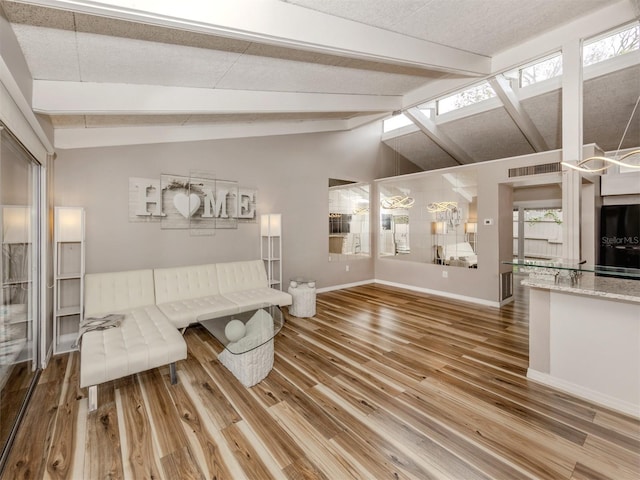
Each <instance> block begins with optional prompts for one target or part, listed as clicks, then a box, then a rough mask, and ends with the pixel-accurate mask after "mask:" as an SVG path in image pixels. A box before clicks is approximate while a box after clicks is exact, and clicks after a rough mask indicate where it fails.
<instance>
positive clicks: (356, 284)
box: [316, 279, 376, 293]
mask: <svg viewBox="0 0 640 480" xmlns="http://www.w3.org/2000/svg"><path fill="white" fill-rule="evenodd" d="M370 283H376V281H375V280H374V279H370V280H362V281H360V282H353V283H343V284H342V285H331V286H330V287H322V288H319V289H317V290H316V292H317V293H325V292H332V291H334V290H343V289H345V288H352V287H360V286H362V285H369V284H370Z"/></svg>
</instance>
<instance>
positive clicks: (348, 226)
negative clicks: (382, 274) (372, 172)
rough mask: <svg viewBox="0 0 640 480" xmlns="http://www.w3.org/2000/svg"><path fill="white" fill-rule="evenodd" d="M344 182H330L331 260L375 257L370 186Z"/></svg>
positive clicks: (331, 180)
mask: <svg viewBox="0 0 640 480" xmlns="http://www.w3.org/2000/svg"><path fill="white" fill-rule="evenodd" d="M336 183H337V185H336ZM343 183H345V182H344V181H342V182H341V181H339V180H333V179H330V181H329V261H340V260H348V259H352V258H354V257H368V256H369V255H370V254H371V235H370V231H371V229H370V225H369V224H370V220H369V219H370V214H369V194H370V186H369V184H364V183H348V184H343Z"/></svg>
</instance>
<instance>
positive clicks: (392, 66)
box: [0, 0, 640, 169]
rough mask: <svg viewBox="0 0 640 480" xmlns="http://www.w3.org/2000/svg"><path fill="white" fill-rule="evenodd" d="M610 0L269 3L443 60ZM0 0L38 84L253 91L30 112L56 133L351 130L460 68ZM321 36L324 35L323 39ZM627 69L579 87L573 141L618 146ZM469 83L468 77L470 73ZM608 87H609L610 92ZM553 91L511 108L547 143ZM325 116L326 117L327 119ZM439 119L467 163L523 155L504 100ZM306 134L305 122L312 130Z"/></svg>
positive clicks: (628, 97)
mask: <svg viewBox="0 0 640 480" xmlns="http://www.w3.org/2000/svg"><path fill="white" fill-rule="evenodd" d="M52 3H54V4H55V3H56V2H55V1H53V2H52ZM76 3H86V2H76ZM610 3H611V1H610V0H562V1H558V0H530V1H528V2H522V1H518V0H487V1H481V0H349V1H345V0H285V1H282V2H280V4H279V5H287V6H288V8H295V9H297V10H298V11H304V12H309V13H310V14H313V15H320V16H319V17H317V20H318V22H320V21H321V20H322V18H333V19H343V20H340V21H342V22H347V25H350V26H351V27H352V30H353V31H354V32H355V31H358V26H368V27H367V28H374V30H372V31H370V33H371V35H373V36H372V37H371V39H370V40H371V42H370V43H371V44H372V45H375V46H376V48H378V49H379V51H388V50H385V47H384V45H378V43H377V42H380V41H381V39H384V38H385V37H384V35H382V34H380V35H378V34H377V33H376V32H383V33H384V32H395V33H398V34H402V35H403V36H404V38H409V39H420V41H427V42H433V45H434V49H435V48H436V47H438V46H444V47H452V49H453V50H452V49H451V48H450V49H449V50H448V52H449V54H452V55H454V54H455V52H458V51H465V52H471V53H472V54H478V55H481V56H483V58H484V56H487V57H491V56H494V55H496V54H498V53H500V52H502V51H504V50H506V49H509V48H513V47H514V46H516V45H518V44H520V43H522V42H525V41H526V40H529V39H532V38H534V37H535V36H537V35H540V34H542V33H544V32H546V31H549V30H551V29H554V28H557V27H559V26H561V25H562V24H565V23H568V22H570V21H572V20H574V19H576V18H578V17H580V16H582V15H585V14H586V13H588V12H590V11H593V10H595V9H598V8H602V7H604V6H607V5H609V4H610ZM0 5H1V6H2V9H3V10H4V15H5V16H6V18H7V19H8V20H9V21H10V22H11V26H12V28H13V30H14V32H15V35H16V38H17V40H18V42H19V45H20V47H21V48H22V50H23V53H24V55H25V58H26V61H27V65H28V67H29V69H30V71H31V74H32V77H33V78H34V79H35V80H36V81H55V82H60V83H66V82H71V83H69V84H70V85H74V83H72V82H82V83H86V84H97V85H101V86H105V87H109V89H108V90H104V92H107V93H105V94H103V96H104V97H105V98H103V101H104V102H106V103H108V101H109V96H110V95H118V86H120V85H122V86H124V85H143V86H149V89H150V91H152V89H153V88H156V87H158V88H159V87H162V88H169V89H171V88H174V89H191V93H193V92H196V94H197V93H198V92H220V91H222V92H226V93H225V95H226V94H227V93H228V94H229V95H230V96H233V95H236V94H238V93H242V92H247V93H249V94H252V95H253V96H252V97H250V98H252V99H254V100H255V99H257V101H256V108H255V110H253V111H252V110H251V105H249V107H246V108H245V107H244V106H243V108H238V109H236V110H235V111H234V109H233V108H229V107H225V108H223V107H217V104H216V103H215V102H213V103H211V104H210V105H208V106H207V108H201V109H199V110H197V109H194V110H193V111H189V109H185V111H178V110H177V109H174V110H172V111H169V110H167V111H162V109H158V110H145V109H144V108H140V107H138V108H131V109H128V110H127V109H125V111H122V109H121V108H113V109H109V108H102V109H100V108H97V107H96V108H93V109H90V108H87V110H85V111H82V110H81V109H76V110H73V109H70V110H69V111H64V112H60V111H49V112H47V111H41V114H42V115H44V116H47V117H49V119H50V120H51V122H52V124H53V126H54V128H55V129H56V130H62V129H66V130H67V131H69V130H72V129H86V130H88V129H99V128H103V127H140V126H176V127H196V126H203V125H224V124H229V125H242V124H251V125H254V126H255V125H260V124H265V125H274V124H277V123H279V124H286V125H292V124H297V125H301V124H305V125H315V124H317V125H322V128H325V129H331V128H334V129H345V128H353V125H355V126H357V125H359V124H361V123H366V122H369V121H374V120H376V119H381V118H384V117H385V116H388V115H390V113H391V112H392V111H393V110H395V108H386V107H385V108H381V107H380V106H379V105H377V104H376V103H375V102H377V101H378V99H388V100H389V101H390V102H391V101H392V100H393V99H396V98H397V99H400V100H398V102H400V103H398V104H399V105H401V99H403V98H404V97H405V96H407V95H413V94H414V93H415V92H416V91H422V90H424V89H425V88H427V87H429V86H431V85H432V84H433V85H439V83H437V82H443V81H450V80H454V81H455V80H456V79H458V80H460V79H461V78H463V77H462V75H463V74H462V73H460V72H454V70H455V68H454V69H450V70H449V71H448V73H447V69H446V68H445V69H442V68H430V67H429V68H427V67H425V66H424V65H422V66H418V65H415V64H412V63H411V62H407V61H402V60H401V59H397V58H387V57H385V56H384V55H382V56H380V57H378V58H372V57H367V56H366V55H364V56H363V55H352V54H349V53H345V52H343V51H339V49H338V50H331V49H324V50H323V49H318V48H311V47H310V46H309V45H308V44H306V43H305V42H304V41H299V42H297V43H296V42H290V43H284V44H283V43H277V42H270V41H268V40H264V38H263V40H260V39H258V40H254V39H251V40H247V39H245V37H242V38H240V37H237V36H236V37H234V38H231V37H232V36H229V35H225V36H222V35H221V34H219V33H211V32H209V33H206V32H205V33H203V31H196V30H195V29H190V28H181V27H179V26H167V25H162V24H160V23H156V24H153V25H152V24H150V23H152V22H151V21H143V20H135V21H134V20H132V18H131V17H126V18H125V17H123V16H120V17H119V18H113V17H114V15H110V16H107V15H106V14H105V15H104V16H102V15H98V14H87V13H86V12H82V11H81V9H78V10H77V11H74V12H72V11H67V10H64V9H63V7H61V8H59V9H55V8H50V7H42V6H37V5H32V4H29V3H21V2H16V1H7V0H0ZM69 8H72V7H69ZM115 16H117V15H115ZM327 16H330V17H327ZM305 33H306V32H305ZM333 34H334V32H331V31H327V32H326V37H327V39H331V37H332V36H333ZM251 38H253V37H251ZM256 38H257V37H256ZM367 38H368V37H367ZM351 40H354V41H355V40H357V39H355V38H354V39H351ZM356 43H357V42H356ZM454 56H455V55H454ZM445 63H446V62H445ZM638 68H639V67H634V68H631V69H625V70H623V71H621V72H617V73H614V74H611V75H612V76H611V77H609V76H604V77H598V78H597V79H594V80H591V81H589V82H587V83H586V84H585V89H584V90H585V104H584V113H585V117H586V118H585V128H584V138H585V142H597V143H599V144H600V145H602V146H603V148H605V149H612V148H616V147H617V144H618V142H619V136H620V132H621V131H622V130H623V129H624V124H625V122H626V120H627V119H628V115H629V113H630V110H631V108H632V107H633V102H634V101H635V98H637V95H638V94H639V93H640V86H639V84H638V78H640V72H639V71H638ZM468 79H469V82H471V81H474V77H468ZM79 84H80V83H78V85H79ZM611 84H615V85H616V86H617V87H616V88H615V89H612V88H610V85H611ZM445 88H446V87H445ZM167 91H173V90H167ZM158 92H161V93H164V92H165V91H164V90H153V93H150V95H158V94H159V93H158ZM269 92H272V93H274V94H288V95H294V101H292V102H291V103H289V104H287V107H283V108H280V109H277V108H275V109H274V108H270V105H273V103H274V102H273V100H271V103H269V102H264V105H258V104H260V95H262V94H265V95H266V94H268V93H269ZM314 95H316V97H313V96H314ZM317 95H333V96H334V97H332V99H331V100H332V101H333V103H331V106H330V107H326V108H325V104H324V103H323V100H322V99H321V100H318V97H317ZM216 98H218V97H216ZM288 98H289V97H288ZM343 98H344V102H342V99H343ZM560 100H561V97H560V92H559V90H554V91H550V92H546V93H543V94H540V95H537V96H533V97H531V98H527V99H525V100H523V101H522V107H523V109H524V110H525V111H526V112H527V114H528V115H529V116H530V118H531V120H532V122H533V124H534V125H535V126H536V128H537V129H538V130H539V132H540V134H541V135H542V137H543V138H544V140H545V141H546V143H547V144H548V146H549V148H559V147H560V146H561V137H562V132H561V130H560V116H561V101H560ZM104 102H103V103H104ZM367 102H370V103H369V104H367ZM265 105H266V106H265ZM291 105H293V106H291ZM363 105H364V106H363ZM110 112H112V113H110ZM152 113H153V114H152ZM458 117H459V116H458ZM331 122H334V123H331ZM336 122H343V123H336ZM354 122H355V123H354ZM358 122H361V123H358ZM329 123H331V125H332V126H330V127H327V124H329ZM638 123H639V124H640V122H638ZM335 125H338V126H335ZM322 128H319V129H318V131H321V130H322ZM440 128H441V131H442V132H444V133H445V134H446V135H448V136H449V137H450V138H451V139H452V141H454V142H455V143H456V144H457V145H458V146H459V148H460V149H462V150H463V151H464V152H466V153H467V154H468V155H469V156H470V157H471V159H472V160H473V161H474V162H477V161H485V160H491V159H495V158H503V157H508V156H514V155H521V154H525V153H531V152H532V151H533V149H532V147H531V146H530V145H529V143H528V142H527V140H526V138H525V136H524V135H523V134H522V133H521V132H520V130H519V129H518V128H517V127H516V125H515V123H514V122H513V120H512V119H511V118H510V117H509V115H508V114H507V113H506V110H505V109H504V108H503V107H499V108H495V109H491V110H489V111H485V112H482V113H476V114H474V115H472V116H468V117H464V118H457V119H455V120H451V121H444V122H443V123H442V124H441V125H440ZM305 131H313V127H312V126H311V127H308V129H307V130H305ZM385 143H387V145H389V146H390V147H392V148H394V149H396V151H398V154H400V155H402V156H404V157H406V158H407V159H409V160H411V161H412V162H414V163H415V164H416V165H418V166H419V167H421V168H423V169H434V168H441V167H446V166H450V165H456V164H457V162H456V160H454V158H453V157H452V156H450V155H449V153H447V151H445V150H443V149H442V148H441V147H440V146H438V145H437V144H436V143H434V142H433V141H432V140H430V139H429V138H428V137H427V136H425V135H424V134H423V133H421V132H417V133H411V134H408V135H405V136H403V137H400V138H397V139H392V140H389V141H386V142H385ZM638 144H640V128H638V125H635V126H634V127H632V129H631V131H630V132H629V134H628V136H627V140H626V142H625V145H624V146H627V145H629V146H631V145H638Z"/></svg>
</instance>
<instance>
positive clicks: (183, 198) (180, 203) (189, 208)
mask: <svg viewBox="0 0 640 480" xmlns="http://www.w3.org/2000/svg"><path fill="white" fill-rule="evenodd" d="M173 204H174V205H175V207H176V209H177V210H178V212H180V215H182V216H183V217H184V218H189V217H190V216H191V215H193V214H194V213H196V212H197V211H198V208H200V197H199V196H198V195H196V194H195V193H192V194H191V195H189V196H187V195H185V194H184V193H176V195H175V197H173Z"/></svg>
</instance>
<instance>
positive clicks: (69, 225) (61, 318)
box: [53, 207, 85, 354]
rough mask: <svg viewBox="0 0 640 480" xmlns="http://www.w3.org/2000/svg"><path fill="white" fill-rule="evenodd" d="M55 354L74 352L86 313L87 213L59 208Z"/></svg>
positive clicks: (56, 219) (55, 239)
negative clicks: (85, 251) (85, 223)
mask: <svg viewBox="0 0 640 480" xmlns="http://www.w3.org/2000/svg"><path fill="white" fill-rule="evenodd" d="M53 242H54V254H53V255H54V258H53V262H54V263H53V264H54V268H55V270H54V287H53V288H54V292H53V296H54V321H53V336H54V342H53V353H54V354H58V353H65V352H69V351H71V350H73V348H72V345H73V343H74V342H75V340H76V338H77V335H78V329H79V326H80V321H81V320H82V312H83V309H84V304H83V303H84V302H83V300H84V248H85V247H84V209H83V208H81V207H56V208H55V214H54V234H53Z"/></svg>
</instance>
